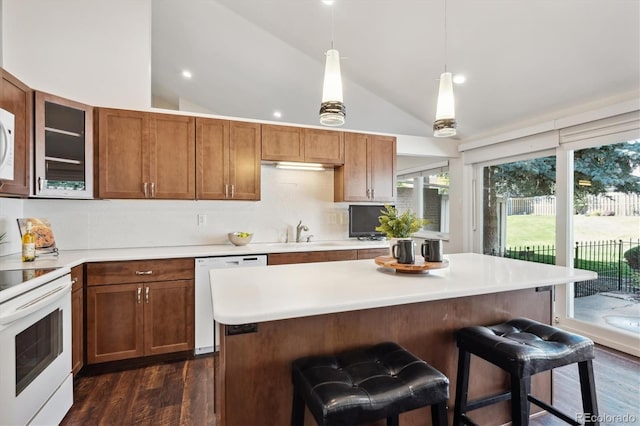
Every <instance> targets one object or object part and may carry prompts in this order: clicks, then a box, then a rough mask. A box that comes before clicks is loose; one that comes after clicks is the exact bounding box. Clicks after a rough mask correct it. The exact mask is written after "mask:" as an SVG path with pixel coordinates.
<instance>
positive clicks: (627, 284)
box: [491, 239, 640, 297]
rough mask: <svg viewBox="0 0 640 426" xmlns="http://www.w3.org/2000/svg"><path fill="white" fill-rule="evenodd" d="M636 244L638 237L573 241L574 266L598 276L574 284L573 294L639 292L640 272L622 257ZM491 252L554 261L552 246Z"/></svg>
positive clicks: (638, 242) (525, 247)
mask: <svg viewBox="0 0 640 426" xmlns="http://www.w3.org/2000/svg"><path fill="white" fill-rule="evenodd" d="M639 245H640V239H638V240H636V241H633V240H629V241H623V240H610V241H587V242H576V245H575V248H574V256H573V258H574V265H573V266H574V267H576V268H580V269H587V270H590V271H595V272H597V273H598V278H597V279H595V280H589V281H581V282H577V283H575V286H574V289H575V297H584V296H591V295H593V294H596V293H601V292H608V291H618V292H626V293H640V271H639V270H637V269H633V268H631V267H630V266H629V264H628V263H627V261H626V260H625V258H624V253H625V252H626V251H627V250H629V249H631V248H633V247H637V246H639ZM491 254H493V255H496V256H502V257H508V258H511V259H520V260H528V261H530V262H538V263H548V264H551V265H553V264H555V263H556V249H555V246H553V245H540V246H522V247H507V248H506V249H501V250H499V251H498V252H496V251H495V250H492V253H491Z"/></svg>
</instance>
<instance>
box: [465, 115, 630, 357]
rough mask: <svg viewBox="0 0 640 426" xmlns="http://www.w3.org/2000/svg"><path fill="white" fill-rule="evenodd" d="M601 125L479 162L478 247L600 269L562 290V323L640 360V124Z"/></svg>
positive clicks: (557, 303)
mask: <svg viewBox="0 0 640 426" xmlns="http://www.w3.org/2000/svg"><path fill="white" fill-rule="evenodd" d="M602 121H603V123H595V122H594V123H588V124H585V125H581V126H576V127H575V128H569V129H565V130H564V131H561V132H560V133H559V134H558V136H557V140H558V144H557V147H556V148H554V149H552V150H546V151H541V152H539V153H530V154H521V155H520V156H514V157H507V158H499V159H496V160H491V161H485V162H483V163H480V162H478V163H474V167H473V170H474V172H473V176H474V182H475V183H474V185H475V188H476V189H475V191H473V192H474V200H475V202H474V204H473V205H474V206H475V205H477V206H478V207H479V208H477V209H476V208H475V207H474V208H473V212H474V213H473V220H472V229H474V231H475V232H474V234H473V235H474V238H473V247H474V251H477V252H482V253H485V254H489V255H496V256H505V257H510V258H516V259H522V260H527V261H532V262H541V263H549V264H558V265H565V266H571V267H576V268H581V269H589V270H593V271H596V272H597V273H598V279H597V280H593V281H589V282H580V283H570V284H568V285H566V286H556V290H555V297H554V299H555V300H554V323H555V324H556V325H558V326H560V327H562V328H564V329H567V330H570V331H574V332H577V333H580V334H582V335H586V336H588V337H590V338H592V339H593V340H594V341H596V342H597V343H601V344H604V345H606V346H610V347H613V348H615V349H618V350H622V351H625V352H628V353H632V354H634V355H636V356H640V140H639V139H634V138H630V137H629V136H633V135H637V134H638V132H639V130H638V129H639V128H640V121H638V119H637V118H635V117H630V118H629V119H627V117H625V116H621V117H614V118H611V119H608V120H602ZM616 126H618V127H617V129H620V128H622V130H617V131H614V130H615V129H616ZM625 126H626V127H625ZM626 129H629V130H628V131H627V130H626ZM636 138H637V136H636ZM485 157H486V156H485ZM480 182H481V184H478V183H480ZM472 186H473V185H472ZM476 223H477V224H479V225H480V226H475V224H476Z"/></svg>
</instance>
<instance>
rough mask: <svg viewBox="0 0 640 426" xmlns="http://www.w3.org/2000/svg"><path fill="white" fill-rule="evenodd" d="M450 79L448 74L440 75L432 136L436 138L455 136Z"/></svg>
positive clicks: (453, 105)
mask: <svg viewBox="0 0 640 426" xmlns="http://www.w3.org/2000/svg"><path fill="white" fill-rule="evenodd" d="M451 79H452V76H451V73H450V72H443V73H442V74H441V75H440V90H439V92H438V106H437V109H436V121H435V122H434V123H433V135H434V136H436V137H450V136H455V134H456V113H455V104H454V100H453V83H452V81H451Z"/></svg>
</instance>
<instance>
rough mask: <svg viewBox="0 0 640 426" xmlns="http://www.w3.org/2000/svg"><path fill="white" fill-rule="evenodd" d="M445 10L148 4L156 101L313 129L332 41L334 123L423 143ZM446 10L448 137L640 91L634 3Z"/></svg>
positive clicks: (248, 2) (256, 0)
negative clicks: (343, 117)
mask: <svg viewBox="0 0 640 426" xmlns="http://www.w3.org/2000/svg"><path fill="white" fill-rule="evenodd" d="M444 6H445V2H444V0H336V1H335V4H334V5H333V6H331V7H329V6H326V5H325V4H323V2H322V1H321V0H181V1H177V0H152V12H153V19H152V70H151V71H152V82H153V86H152V92H153V95H154V99H155V101H154V103H155V104H156V106H164V107H167V106H169V107H172V108H176V109H184V110H191V111H196V112H204V111H207V112H211V113H213V114H219V115H224V116H231V117H238V118H247V119H257V120H271V121H281V122H285V123H296V124H304V125H319V123H318V109H319V107H320V101H321V95H322V79H323V72H324V52H325V51H326V50H327V49H328V48H329V47H330V45H331V41H332V39H333V42H334V46H335V48H336V49H338V50H339V51H340V54H341V57H342V60H341V67H342V76H343V86H344V102H345V105H346V107H347V122H346V124H345V125H344V126H343V128H345V129H353V130H363V131H372V132H384V133H392V134H404V135H416V136H431V135H432V131H431V127H432V124H433V120H434V117H435V108H436V98H437V90H438V78H439V75H440V73H441V72H442V71H443V70H444V65H445V28H444V19H443V17H444V11H445V9H444ZM332 8H333V19H332V17H331V15H332ZM446 8H447V31H446V36H447V37H446V65H447V69H448V70H449V71H451V72H453V73H454V74H458V73H459V74H464V75H465V76H466V77H467V81H466V82H465V83H464V84H461V85H456V86H455V87H454V91H455V97H456V116H457V117H456V118H457V121H458V135H457V136H456V138H457V139H460V140H469V139H474V138H477V137H480V136H485V135H488V134H492V133H496V132H498V131H504V130H508V129H510V128H514V127H517V126H521V125H527V124H532V123H535V122H538V121H542V120H548V119H552V118H554V117H557V116H558V115H559V114H566V113H568V112H570V113H575V112H580V111H582V110H587V109H592V108H594V107H597V106H599V105H602V104H606V103H611V102H614V101H617V100H626V99H630V98H633V97H636V98H637V97H638V96H639V95H640V1H638V0H535V1H533V0H447V3H446ZM332 33H333V37H332ZM185 69H187V70H189V71H190V72H191V73H192V75H193V76H192V78H191V79H185V78H183V77H182V75H181V72H182V71H183V70H185ZM275 110H278V111H281V113H282V118H280V119H276V118H274V116H273V112H274V111H275Z"/></svg>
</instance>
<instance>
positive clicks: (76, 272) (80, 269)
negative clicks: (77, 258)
mask: <svg viewBox="0 0 640 426" xmlns="http://www.w3.org/2000/svg"><path fill="white" fill-rule="evenodd" d="M71 282H72V287H71V371H72V372H73V375H74V376H75V375H76V374H78V372H79V371H80V370H81V369H82V367H83V366H84V294H83V289H84V266H83V265H79V266H74V267H73V268H71Z"/></svg>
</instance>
